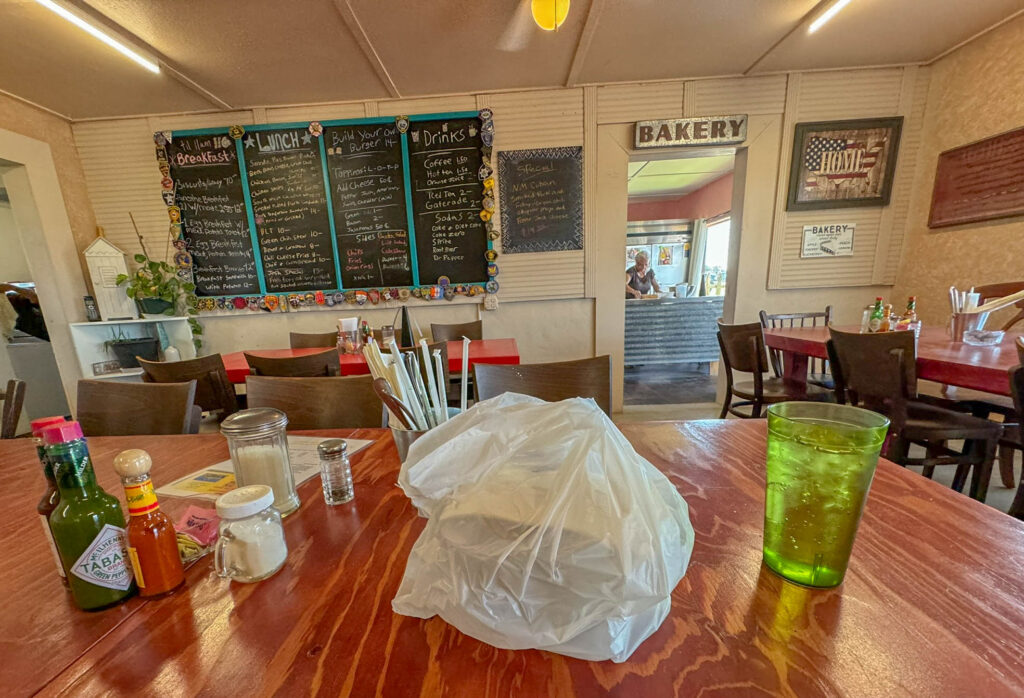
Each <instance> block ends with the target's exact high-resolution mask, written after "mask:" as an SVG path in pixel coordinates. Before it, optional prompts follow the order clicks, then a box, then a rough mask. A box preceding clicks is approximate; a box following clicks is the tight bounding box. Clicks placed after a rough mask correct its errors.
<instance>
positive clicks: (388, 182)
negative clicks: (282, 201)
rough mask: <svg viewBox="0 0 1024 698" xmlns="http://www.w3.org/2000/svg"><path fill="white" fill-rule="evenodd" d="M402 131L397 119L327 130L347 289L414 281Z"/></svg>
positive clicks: (326, 139)
mask: <svg viewBox="0 0 1024 698" xmlns="http://www.w3.org/2000/svg"><path fill="white" fill-rule="evenodd" d="M401 135H402V134H400V133H399V132H398V128H397V127H396V126H395V124H394V123H390V124H366V125H356V126H332V127H328V128H327V129H325V130H324V135H323V138H324V146H325V147H326V150H327V176H328V181H329V182H330V188H331V202H332V205H333V209H334V228H335V234H336V235H337V238H338V259H339V261H340V262H341V279H342V283H343V284H344V286H345V287H346V288H361V287H364V286H389V287H391V286H410V285H412V283H413V276H412V262H411V260H410V256H409V218H408V213H407V208H406V205H405V174H404V169H403V167H402V138H401Z"/></svg>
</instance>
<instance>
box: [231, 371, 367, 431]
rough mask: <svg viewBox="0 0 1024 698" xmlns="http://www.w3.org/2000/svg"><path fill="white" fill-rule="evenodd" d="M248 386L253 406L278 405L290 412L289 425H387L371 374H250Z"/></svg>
mask: <svg viewBox="0 0 1024 698" xmlns="http://www.w3.org/2000/svg"><path fill="white" fill-rule="evenodd" d="M245 390H246V394H247V395H248V396H249V407H274V408H276V409H279V410H281V411H282V412H284V413H285V414H286V415H288V429H345V428H357V427H380V426H383V420H382V416H383V413H384V406H383V405H382V404H381V402H380V398H378V397H377V393H375V392H374V390H373V378H372V377H371V376H352V377H346V378H342V377H339V376H329V377H319V378H278V377H272V376H249V377H248V378H247V379H246V381H245Z"/></svg>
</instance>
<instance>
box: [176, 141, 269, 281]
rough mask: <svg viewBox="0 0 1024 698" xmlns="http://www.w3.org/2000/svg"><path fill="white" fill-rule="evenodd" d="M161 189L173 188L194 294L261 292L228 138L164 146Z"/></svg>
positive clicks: (234, 153) (232, 144) (235, 161)
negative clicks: (193, 283)
mask: <svg viewBox="0 0 1024 698" xmlns="http://www.w3.org/2000/svg"><path fill="white" fill-rule="evenodd" d="M166 152H167V162H168V166H167V167H168V172H167V175H166V176H165V178H164V181H165V188H169V187H168V186H167V185H168V184H171V185H173V188H174V204H175V206H177V209H178V210H177V213H175V212H174V211H173V209H172V218H171V220H172V223H176V222H175V221H174V218H175V217H178V218H180V219H181V228H182V231H181V239H182V240H183V243H184V246H185V248H186V249H187V250H188V253H189V255H188V257H186V258H190V261H191V262H192V277H193V280H194V281H195V284H196V293H198V294H201V295H205V296H226V295H237V294H243V295H244V294H247V293H259V292H260V283H259V275H258V274H257V271H256V263H255V260H254V259H253V249H252V240H251V239H250V237H249V223H248V221H247V219H246V208H245V197H244V196H243V192H242V178H241V175H240V174H239V171H238V153H237V150H236V148H235V142H234V141H233V140H232V139H231V138H229V137H228V136H226V135H200V136H186V137H181V138H175V139H174V140H173V141H172V142H170V143H168V144H167V151H166Z"/></svg>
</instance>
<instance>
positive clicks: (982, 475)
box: [971, 440, 996, 502]
mask: <svg viewBox="0 0 1024 698" xmlns="http://www.w3.org/2000/svg"><path fill="white" fill-rule="evenodd" d="M971 452H972V453H974V454H976V458H977V460H975V462H974V475H973V476H972V477H971V498H972V499H977V500H978V501H979V502H984V501H985V497H987V496H988V484H989V482H991V481H992V466H993V465H994V464H995V459H996V444H995V441H989V440H985V441H981V440H977V441H972V442H971Z"/></svg>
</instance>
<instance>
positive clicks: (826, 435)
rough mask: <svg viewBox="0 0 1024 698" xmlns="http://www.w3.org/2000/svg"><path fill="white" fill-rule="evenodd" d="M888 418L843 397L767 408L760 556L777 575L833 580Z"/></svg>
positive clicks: (845, 556) (842, 568)
mask: <svg viewBox="0 0 1024 698" xmlns="http://www.w3.org/2000/svg"><path fill="white" fill-rule="evenodd" d="M888 429H889V420H888V419H886V418H885V417H884V416H882V415H880V414H878V413H876V412H870V411H868V410H863V409H860V408H858V407H849V406H847V405H834V404H830V403H822V402H783V403H779V404H776V405H772V406H770V407H769V408H768V459H767V460H768V472H767V485H766V489H765V505H764V562H765V564H766V565H767V566H768V568H769V569H770V570H772V571H773V572H775V573H776V574H778V575H779V576H781V577H782V578H784V579H788V580H789V581H791V582H796V583H797V584H803V585H805V586H810V587H821V588H828V587H834V586H838V585H839V584H841V583H842V582H843V577H844V576H845V575H846V567H847V565H848V564H849V562H850V552H851V551H852V550H853V540H854V538H855V537H856V535H857V525H858V524H859V523H860V516H861V513H862V512H863V511H864V502H865V500H867V496H868V490H869V489H870V488H871V480H872V478H873V477H874V475H875V466H876V465H877V464H878V452H879V451H880V450H881V448H882V442H883V441H884V440H885V434H886V432H887V431H888Z"/></svg>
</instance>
